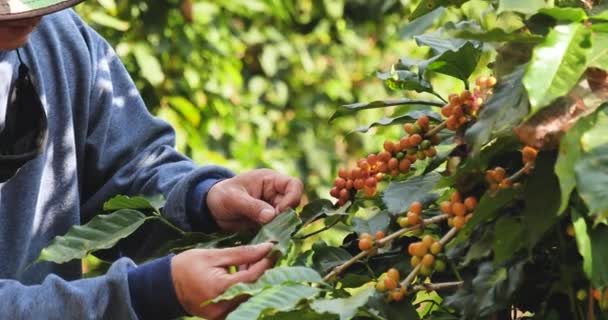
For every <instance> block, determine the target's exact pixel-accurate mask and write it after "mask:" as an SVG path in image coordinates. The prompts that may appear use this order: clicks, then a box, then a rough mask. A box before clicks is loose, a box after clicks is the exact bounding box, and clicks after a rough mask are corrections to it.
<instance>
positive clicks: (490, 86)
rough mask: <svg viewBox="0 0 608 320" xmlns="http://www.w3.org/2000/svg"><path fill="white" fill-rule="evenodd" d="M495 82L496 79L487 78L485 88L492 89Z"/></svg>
mask: <svg viewBox="0 0 608 320" xmlns="http://www.w3.org/2000/svg"><path fill="white" fill-rule="evenodd" d="M496 82H498V81H497V80H496V77H493V76H489V77H488V79H487V80H486V87H487V88H492V87H494V86H495V85H496Z"/></svg>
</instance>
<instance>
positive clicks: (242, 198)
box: [230, 192, 276, 224]
mask: <svg viewBox="0 0 608 320" xmlns="http://www.w3.org/2000/svg"><path fill="white" fill-rule="evenodd" d="M230 207H231V209H232V210H231V211H233V212H236V213H240V214H241V215H244V216H246V217H247V218H249V219H250V220H253V221H255V222H257V223H259V224H267V223H268V222H270V221H272V219H274V217H275V216H276V210H275V209H274V208H273V207H272V206H271V205H270V204H269V203H267V202H264V201H262V200H259V199H256V198H254V197H252V196H251V195H249V193H247V192H243V193H241V194H240V195H238V196H236V197H234V199H233V200H232V204H231V205H230Z"/></svg>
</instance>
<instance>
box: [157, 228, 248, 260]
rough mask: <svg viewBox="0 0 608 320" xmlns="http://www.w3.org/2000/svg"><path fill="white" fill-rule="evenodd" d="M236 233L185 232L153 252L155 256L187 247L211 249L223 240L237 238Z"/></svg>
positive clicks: (180, 250)
mask: <svg viewBox="0 0 608 320" xmlns="http://www.w3.org/2000/svg"><path fill="white" fill-rule="evenodd" d="M237 236H238V234H232V235H221V234H208V233H202V232H187V233H185V234H183V235H181V236H180V238H179V239H176V240H172V241H169V242H165V243H164V244H163V246H162V247H161V248H160V249H158V250H157V252H156V253H155V254H154V256H156V257H161V256H165V255H168V254H170V253H178V252H182V251H184V250H187V249H192V248H197V249H211V248H216V247H218V245H219V244H220V243H222V242H224V241H227V240H231V239H235V238H237Z"/></svg>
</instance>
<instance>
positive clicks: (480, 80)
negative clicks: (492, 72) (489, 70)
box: [475, 77, 488, 87]
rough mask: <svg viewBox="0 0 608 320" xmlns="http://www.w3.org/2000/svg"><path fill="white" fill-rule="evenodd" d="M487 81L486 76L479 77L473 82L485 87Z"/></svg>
mask: <svg viewBox="0 0 608 320" xmlns="http://www.w3.org/2000/svg"><path fill="white" fill-rule="evenodd" d="M487 82H488V78H487V77H479V78H477V80H476V81H475V84H476V85H478V86H480V87H485V86H486V83H487Z"/></svg>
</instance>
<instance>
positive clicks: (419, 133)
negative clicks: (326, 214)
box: [329, 116, 440, 206]
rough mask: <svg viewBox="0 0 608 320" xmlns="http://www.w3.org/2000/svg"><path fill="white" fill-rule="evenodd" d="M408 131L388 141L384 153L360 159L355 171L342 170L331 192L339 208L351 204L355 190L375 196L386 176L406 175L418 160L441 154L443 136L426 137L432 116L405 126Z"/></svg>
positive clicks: (423, 117)
mask: <svg viewBox="0 0 608 320" xmlns="http://www.w3.org/2000/svg"><path fill="white" fill-rule="evenodd" d="M404 130H405V131H406V132H407V133H408V135H407V136H404V137H402V138H401V139H400V140H399V141H396V142H393V141H390V140H387V141H385V142H384V151H382V152H380V153H378V154H370V155H368V156H367V157H366V158H363V159H360V160H359V161H357V167H356V168H354V169H352V170H346V169H340V170H339V171H338V178H336V180H335V181H334V186H333V188H332V189H331V190H330V192H329V194H330V195H331V196H332V197H334V198H337V199H338V205H340V206H343V205H344V204H345V203H346V202H348V200H350V197H351V195H352V192H354V191H359V190H363V191H364V193H365V196H367V197H373V196H374V195H376V192H377V187H378V183H379V182H380V181H382V179H383V178H384V176H385V175H387V174H390V175H391V176H397V175H399V174H406V173H408V172H409V171H410V168H411V166H412V164H413V163H414V162H416V161H417V160H423V159H426V158H427V157H434V156H435V155H437V150H436V149H435V147H434V146H435V145H437V144H439V142H440V139H439V136H437V135H432V136H430V137H428V138H427V137H425V136H426V133H427V132H428V131H429V130H430V119H429V117H427V116H422V117H420V118H419V119H418V120H417V121H416V123H413V124H412V123H408V124H405V125H404Z"/></svg>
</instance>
